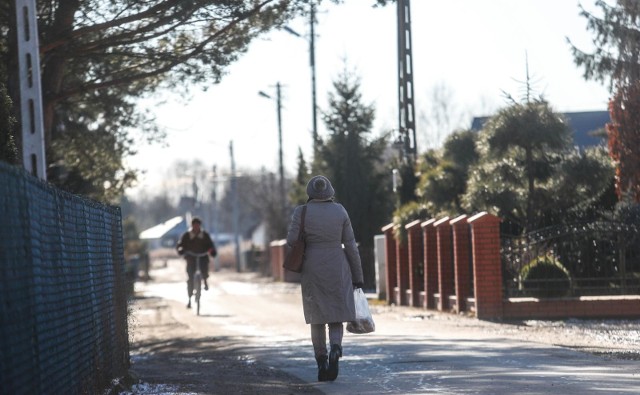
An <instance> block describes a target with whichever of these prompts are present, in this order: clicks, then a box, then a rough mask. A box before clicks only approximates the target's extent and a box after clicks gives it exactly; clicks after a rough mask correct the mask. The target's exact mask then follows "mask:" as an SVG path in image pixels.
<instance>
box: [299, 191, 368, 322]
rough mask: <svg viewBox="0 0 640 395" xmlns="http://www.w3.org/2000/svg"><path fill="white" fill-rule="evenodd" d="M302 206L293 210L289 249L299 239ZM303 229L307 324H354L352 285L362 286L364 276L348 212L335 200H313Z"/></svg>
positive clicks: (304, 302)
mask: <svg viewBox="0 0 640 395" xmlns="http://www.w3.org/2000/svg"><path fill="white" fill-rule="evenodd" d="M302 207H303V206H298V207H296V208H295V210H294V211H293V215H292V218H291V224H290V225H289V232H288V234H287V244H289V246H291V245H292V244H293V243H294V242H295V240H297V238H298V231H299V229H300V217H301V215H302ZM304 230H305V233H306V248H305V257H304V263H303V265H302V273H301V281H300V283H301V288H302V307H303V310H304V319H305V321H306V323H307V324H328V323H331V322H349V321H355V306H354V301H353V284H352V283H354V282H355V283H362V282H363V276H362V264H361V262H360V253H359V252H358V248H357V246H356V240H355V237H354V234H353V228H352V227H351V220H350V219H349V215H348V214H347V211H346V210H345V208H344V207H342V205H340V204H338V203H334V202H333V201H317V200H311V201H310V202H308V203H307V213H306V216H305V224H304ZM343 246H344V247H343Z"/></svg>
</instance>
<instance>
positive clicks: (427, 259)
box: [420, 219, 438, 309]
mask: <svg viewBox="0 0 640 395" xmlns="http://www.w3.org/2000/svg"><path fill="white" fill-rule="evenodd" d="M435 222H436V220H435V219H430V220H428V221H425V222H423V223H422V224H421V225H420V226H421V227H422V237H423V241H422V245H423V247H424V253H423V255H424V302H423V307H424V308H425V309H435V308H436V303H435V300H434V299H433V294H435V293H438V235H437V234H436V228H434V227H433V224H434V223H435Z"/></svg>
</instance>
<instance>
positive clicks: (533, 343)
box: [130, 260, 640, 395]
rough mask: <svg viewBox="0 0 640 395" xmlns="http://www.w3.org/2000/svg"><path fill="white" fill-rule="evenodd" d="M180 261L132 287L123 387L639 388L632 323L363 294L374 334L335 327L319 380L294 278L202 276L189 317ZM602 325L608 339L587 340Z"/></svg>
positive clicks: (367, 390)
mask: <svg viewBox="0 0 640 395" xmlns="http://www.w3.org/2000/svg"><path fill="white" fill-rule="evenodd" d="M183 265H184V264H183V263H182V262H181V261H178V260H175V261H169V265H168V267H166V268H156V269H154V270H152V272H151V277H152V281H149V282H147V283H138V284H136V298H135V299H134V300H133V302H132V307H131V309H132V325H131V326H130V327H131V332H132V333H131V337H132V350H131V355H132V361H133V365H132V372H133V374H135V375H136V376H137V378H138V379H139V380H140V383H141V384H144V385H140V386H139V387H138V389H137V392H133V393H136V394H145V393H148V394H150V393H154V394H160V393H162V394H187V393H188V394H230V393H234V394H235V393H247V394H249V393H251V394H302V393H305V394H309V393H316V394H317V393H324V394H567V395H572V394H580V395H583V394H640V361H639V360H638V355H640V322H638V321H630V322H626V321H625V322H622V323H621V322H611V323H609V322H603V323H602V325H597V328H596V329H595V330H589V331H583V330H582V329H580V327H581V325H573V324H572V322H573V321H569V322H568V323H566V322H565V323H564V324H557V323H556V324H548V323H546V324H545V323H542V324H540V322H538V323H537V324H536V323H526V322H506V323H505V322H501V323H496V322H487V321H480V320H477V319H475V318H472V317H465V316H456V315H453V314H448V313H440V312H433V311H427V310H423V309H418V308H409V307H397V306H386V305H384V304H383V303H377V302H374V301H372V302H371V309H372V312H373V318H374V320H375V322H376V331H375V332H374V333H372V334H366V335H354V334H349V333H347V332H346V331H345V337H344V341H343V348H344V357H343V358H342V359H341V364H340V376H339V377H338V379H337V380H336V381H335V382H323V383H319V382H317V378H316V375H317V372H316V367H315V360H314V359H313V351H312V347H311V342H310V338H309V328H308V326H307V325H305V323H304V318H303V315H302V306H301V300H300V290H299V285H298V284H291V283H282V282H273V281H271V280H270V279H269V278H265V277H260V276H258V275H257V274H253V273H235V272H233V271H222V272H216V273H212V278H211V279H210V288H211V289H210V290H209V291H208V292H206V293H205V297H204V298H203V304H202V311H201V315H200V316H196V314H195V311H194V309H191V310H188V309H186V308H185V306H186V296H185V294H186V290H185V289H186V285H185V282H184V281H185V276H186V274H185V273H184V272H183V270H184V269H183ZM588 324H589V325H591V326H593V322H589V323H588ZM607 325H612V326H614V327H615V328H618V329H616V331H617V332H616V333H617V337H616V338H615V339H612V338H606V337H604V336H599V335H598V333H606V332H607V331H608V332H611V330H610V328H609V326H607ZM620 331H621V332H620ZM620 338H622V340H620Z"/></svg>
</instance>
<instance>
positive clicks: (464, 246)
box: [450, 215, 471, 313]
mask: <svg viewBox="0 0 640 395" xmlns="http://www.w3.org/2000/svg"><path fill="white" fill-rule="evenodd" d="M450 223H451V226H452V228H453V271H454V278H455V287H456V306H455V311H456V312H457V313H460V312H461V311H465V310H466V308H467V306H466V303H467V297H468V296H469V291H470V289H471V268H470V267H469V259H470V258H471V253H470V247H471V246H470V245H469V235H470V231H469V223H468V222H467V216H466V215H461V216H459V217H457V218H455V219H454V220H452V221H451V222H450Z"/></svg>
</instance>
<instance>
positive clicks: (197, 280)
mask: <svg viewBox="0 0 640 395" xmlns="http://www.w3.org/2000/svg"><path fill="white" fill-rule="evenodd" d="M193 286H194V291H195V293H196V314H197V315H200V296H201V295H202V274H201V273H200V271H199V270H198V271H197V272H196V274H195V275H194V276H193Z"/></svg>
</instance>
